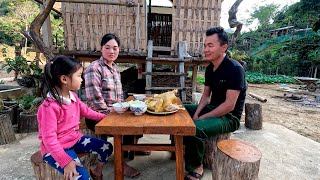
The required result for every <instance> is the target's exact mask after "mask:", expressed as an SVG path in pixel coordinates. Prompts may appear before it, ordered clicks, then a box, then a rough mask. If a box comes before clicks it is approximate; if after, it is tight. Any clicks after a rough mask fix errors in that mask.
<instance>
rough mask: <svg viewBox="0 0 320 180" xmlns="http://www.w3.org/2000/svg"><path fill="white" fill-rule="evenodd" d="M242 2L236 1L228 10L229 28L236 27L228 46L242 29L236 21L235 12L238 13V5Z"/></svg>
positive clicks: (240, 0)
mask: <svg viewBox="0 0 320 180" xmlns="http://www.w3.org/2000/svg"><path fill="white" fill-rule="evenodd" d="M242 1H243V0H236V2H235V3H234V4H233V5H232V6H231V8H230V10H229V12H228V13H229V18H228V23H229V26H230V27H231V28H234V27H237V29H236V31H235V32H234V33H233V34H232V38H231V40H230V44H232V42H233V41H234V40H235V39H236V38H237V36H238V35H239V33H240V31H241V29H242V25H243V24H242V23H241V22H239V21H238V20H237V12H238V7H239V5H240V3H241V2H242Z"/></svg>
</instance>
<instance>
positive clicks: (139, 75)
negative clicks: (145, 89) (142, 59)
mask: <svg viewBox="0 0 320 180" xmlns="http://www.w3.org/2000/svg"><path fill="white" fill-rule="evenodd" d="M137 66H138V79H142V64H141V63H139V64H137Z"/></svg>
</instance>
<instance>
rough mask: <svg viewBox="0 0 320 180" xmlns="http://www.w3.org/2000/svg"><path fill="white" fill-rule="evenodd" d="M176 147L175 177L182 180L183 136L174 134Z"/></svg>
mask: <svg viewBox="0 0 320 180" xmlns="http://www.w3.org/2000/svg"><path fill="white" fill-rule="evenodd" d="M174 141H175V147H176V179H177V180H183V178H184V177H183V176H184V171H183V169H184V168H183V136H174Z"/></svg>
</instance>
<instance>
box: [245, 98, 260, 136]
mask: <svg viewBox="0 0 320 180" xmlns="http://www.w3.org/2000/svg"><path fill="white" fill-rule="evenodd" d="M245 114H246V116H245V126H246V127H247V128H249V129H254V130H259V129H261V128H262V107H261V104H257V103H254V104H250V103H245Z"/></svg>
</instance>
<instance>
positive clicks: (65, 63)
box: [41, 55, 82, 105]
mask: <svg viewBox="0 0 320 180" xmlns="http://www.w3.org/2000/svg"><path fill="white" fill-rule="evenodd" d="M81 67H82V65H81V63H80V61H78V60H76V59H74V58H72V57H68V56H63V55H60V56H56V57H54V58H53V59H51V60H50V61H49V62H48V63H47V64H46V65H45V66H44V79H43V83H42V86H41V95H42V97H43V99H46V100H48V99H47V94H48V93H50V94H51V96H52V97H53V98H54V99H56V100H57V101H58V103H59V104H60V105H61V104H62V99H61V98H60V97H59V94H60V93H61V88H62V84H61V82H60V77H61V76H62V75H66V76H69V77H72V75H73V74H74V73H75V72H76V71H77V70H79V69H80V68H81Z"/></svg>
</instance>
